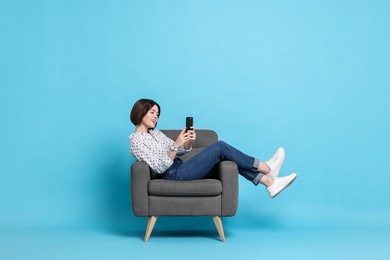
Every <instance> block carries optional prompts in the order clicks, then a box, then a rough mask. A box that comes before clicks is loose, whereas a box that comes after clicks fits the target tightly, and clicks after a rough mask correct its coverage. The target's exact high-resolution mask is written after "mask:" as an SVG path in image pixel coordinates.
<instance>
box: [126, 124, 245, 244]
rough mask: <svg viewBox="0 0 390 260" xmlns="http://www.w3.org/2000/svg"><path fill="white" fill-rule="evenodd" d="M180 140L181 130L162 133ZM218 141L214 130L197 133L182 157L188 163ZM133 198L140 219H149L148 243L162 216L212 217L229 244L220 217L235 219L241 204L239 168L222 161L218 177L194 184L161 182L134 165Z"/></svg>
mask: <svg viewBox="0 0 390 260" xmlns="http://www.w3.org/2000/svg"><path fill="white" fill-rule="evenodd" d="M162 132H163V133H164V134H165V135H167V136H168V137H170V138H171V139H173V140H176V138H177V136H178V135H179V134H180V132H181V130H162ZM217 140H218V136H217V134H216V133H215V132H214V131H212V130H197V139H196V141H195V142H194V143H193V146H192V147H193V149H192V151H190V152H188V153H186V154H185V155H183V156H180V157H181V159H182V160H183V161H187V160H189V159H190V158H192V157H193V156H194V155H196V154H197V153H199V152H200V151H202V150H203V149H204V148H205V147H207V146H208V145H210V144H212V143H214V142H216V141H217ZM131 197H132V207H133V212H134V214H135V215H136V216H137V217H149V220H148V225H147V228H146V232H145V237H144V241H145V242H147V241H148V240H149V238H150V235H151V233H152V230H153V227H154V225H155V223H156V220H157V217H158V216H212V217H213V220H214V224H215V226H216V228H217V231H218V234H219V236H220V239H221V241H222V242H223V241H225V235H224V231H223V226H222V221H221V218H220V217H228V216H234V215H235V213H236V211H237V204H238V168H237V165H236V164H235V163H234V162H231V161H222V162H221V163H220V164H219V165H218V167H217V169H216V178H215V179H212V178H207V179H201V180H193V181H171V180H164V179H159V178H158V176H157V175H154V174H152V173H151V171H150V169H149V166H148V165H147V164H146V163H144V162H135V163H133V164H132V166H131Z"/></svg>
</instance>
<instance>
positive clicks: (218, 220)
mask: <svg viewBox="0 0 390 260" xmlns="http://www.w3.org/2000/svg"><path fill="white" fill-rule="evenodd" d="M213 220H214V224H215V226H216V227H217V230H218V234H219V237H220V238H221V241H222V242H225V234H224V232H223V226H222V221H221V218H220V217H218V216H214V217H213Z"/></svg>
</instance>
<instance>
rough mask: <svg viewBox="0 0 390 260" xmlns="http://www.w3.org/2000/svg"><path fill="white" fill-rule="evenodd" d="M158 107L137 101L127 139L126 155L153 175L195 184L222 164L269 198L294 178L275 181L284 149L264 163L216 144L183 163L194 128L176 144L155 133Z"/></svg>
mask: <svg viewBox="0 0 390 260" xmlns="http://www.w3.org/2000/svg"><path fill="white" fill-rule="evenodd" d="M160 112H161V109H160V105H159V104H157V103H156V102H155V101H153V100H150V99H140V100H138V101H137V102H136V103H135V104H134V106H133V108H132V110H131V114H130V119H131V122H132V123H133V124H134V125H135V131H134V133H133V134H131V135H130V136H129V139H130V152H131V154H132V155H133V156H134V157H135V158H136V159H137V160H139V161H142V162H145V163H147V164H148V165H149V167H150V168H151V169H152V171H153V172H155V173H157V174H160V175H161V178H163V179H168V180H178V181H187V180H197V179H202V178H205V177H206V176H207V175H208V174H209V173H210V172H211V171H212V170H213V168H214V167H215V166H216V165H217V164H218V163H219V162H221V161H223V160H229V161H233V162H235V163H236V164H237V166H238V169H239V173H240V174H241V175H242V176H244V177H245V178H246V179H248V180H250V181H252V182H253V183H254V184H255V185H258V184H259V183H261V184H263V185H265V186H266V188H267V191H268V192H269V195H270V196H271V198H274V197H275V196H276V195H278V194H279V193H280V192H281V191H283V190H284V189H285V188H287V187H288V186H289V185H290V184H291V183H292V182H293V181H294V180H295V178H296V177H297V174H296V173H292V174H290V175H288V176H285V177H278V174H279V170H280V168H281V166H282V164H283V161H284V149H283V148H281V147H280V148H279V149H278V150H277V151H276V153H275V154H274V155H273V156H272V158H271V159H269V160H268V161H266V162H261V161H260V160H259V159H257V158H254V157H251V156H248V155H246V154H244V153H242V152H241V151H239V150H237V149H236V148H234V147H232V146H230V145H229V144H227V143H225V142H223V141H218V142H215V143H214V144H212V145H210V146H208V147H206V148H205V149H204V150H203V151H201V152H200V153H199V154H197V155H195V156H194V157H193V158H191V159H190V160H188V161H186V162H183V161H182V160H181V159H180V158H178V157H177V155H182V154H184V153H186V152H189V151H191V149H192V143H193V142H194V141H195V140H196V131H195V129H194V128H191V130H188V131H186V129H185V128H184V129H183V131H181V133H180V135H179V136H178V137H177V139H176V141H173V140H172V139H170V138H168V137H167V136H166V135H164V134H163V133H162V132H161V131H159V130H157V129H156V126H157V122H158V119H159V116H160Z"/></svg>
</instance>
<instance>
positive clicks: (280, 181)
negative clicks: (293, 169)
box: [267, 173, 298, 198]
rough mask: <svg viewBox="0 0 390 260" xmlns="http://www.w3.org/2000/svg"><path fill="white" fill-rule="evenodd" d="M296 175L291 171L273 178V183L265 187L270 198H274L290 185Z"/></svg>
mask: <svg viewBox="0 0 390 260" xmlns="http://www.w3.org/2000/svg"><path fill="white" fill-rule="evenodd" d="M297 176H298V174H296V173H291V174H290V175H287V176H284V177H279V178H275V180H274V183H272V185H271V186H269V187H267V191H268V193H269V195H270V196H271V198H275V197H276V195H278V194H279V193H280V192H282V191H283V190H284V189H285V188H287V187H288V186H290V184H291V183H293V181H294V180H295V178H296V177H297Z"/></svg>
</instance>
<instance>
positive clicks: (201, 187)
mask: <svg viewBox="0 0 390 260" xmlns="http://www.w3.org/2000/svg"><path fill="white" fill-rule="evenodd" d="M148 193H149V195H154V196H180V197H183V196H184V197H203V196H218V195H220V194H221V193H222V183H221V181H220V180H216V179H202V180H194V181H171V180H163V179H155V180H151V181H149V186H148Z"/></svg>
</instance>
